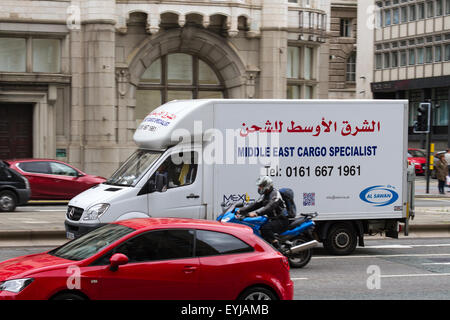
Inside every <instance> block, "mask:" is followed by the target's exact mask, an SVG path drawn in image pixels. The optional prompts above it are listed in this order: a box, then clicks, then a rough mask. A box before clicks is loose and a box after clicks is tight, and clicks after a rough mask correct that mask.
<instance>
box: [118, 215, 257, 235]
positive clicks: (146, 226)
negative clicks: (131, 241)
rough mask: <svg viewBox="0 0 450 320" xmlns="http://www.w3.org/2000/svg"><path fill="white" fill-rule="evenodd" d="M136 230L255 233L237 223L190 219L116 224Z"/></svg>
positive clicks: (126, 221)
mask: <svg viewBox="0 0 450 320" xmlns="http://www.w3.org/2000/svg"><path fill="white" fill-rule="evenodd" d="M114 223H116V224H120V225H123V226H126V227H129V228H132V229H135V230H143V231H145V230H152V229H161V228H188V229H203V228H205V229H209V230H216V231H220V230H221V231H227V230H228V231H229V232H233V231H234V232H246V231H247V232H253V230H252V229H251V228H250V227H248V226H244V225H240V224H237V223H222V222H218V221H209V220H201V219H188V218H135V219H129V220H122V221H116V222H114Z"/></svg>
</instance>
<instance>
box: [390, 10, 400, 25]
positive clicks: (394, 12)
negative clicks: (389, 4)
mask: <svg viewBox="0 0 450 320" xmlns="http://www.w3.org/2000/svg"><path fill="white" fill-rule="evenodd" d="M399 22H400V11H399V8H394V9H393V10H392V23H393V24H399Z"/></svg>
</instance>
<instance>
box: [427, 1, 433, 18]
mask: <svg viewBox="0 0 450 320" xmlns="http://www.w3.org/2000/svg"><path fill="white" fill-rule="evenodd" d="M433 16H434V3H433V1H428V2H427V18H432V17H433Z"/></svg>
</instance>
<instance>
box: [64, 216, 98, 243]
mask: <svg viewBox="0 0 450 320" xmlns="http://www.w3.org/2000/svg"><path fill="white" fill-rule="evenodd" d="M105 224H106V223H95V224H89V225H86V224H82V223H78V222H71V221H67V220H66V221H64V227H65V228H66V238H67V239H70V240H72V239H75V238H79V237H81V236H82V235H84V234H86V233H88V232H91V231H92V230H95V229H97V228H100V227H101V226H104V225H105Z"/></svg>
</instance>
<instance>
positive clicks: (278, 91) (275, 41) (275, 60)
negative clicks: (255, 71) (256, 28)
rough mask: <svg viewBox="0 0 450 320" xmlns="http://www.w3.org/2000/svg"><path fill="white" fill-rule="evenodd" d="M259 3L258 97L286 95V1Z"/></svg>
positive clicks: (273, 97)
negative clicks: (259, 71) (260, 7)
mask: <svg viewBox="0 0 450 320" xmlns="http://www.w3.org/2000/svg"><path fill="white" fill-rule="evenodd" d="M280 2H281V3H280ZM262 5H263V7H262V14H261V41H260V69H261V73H260V94H259V97H260V98H265V99H275V98H278V99H281V98H286V62H287V37H288V32H287V21H288V7H287V1H279V0H263V1H262Z"/></svg>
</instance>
